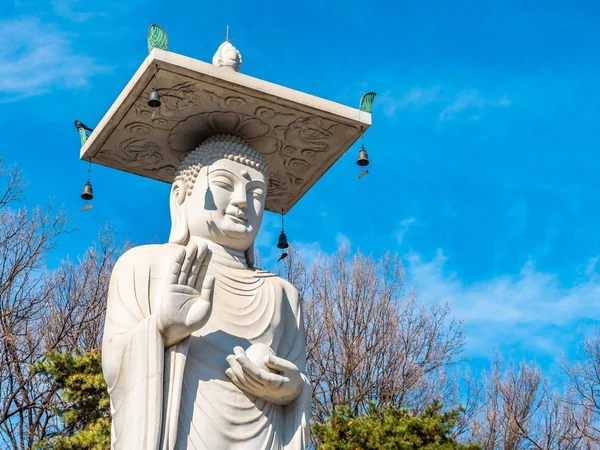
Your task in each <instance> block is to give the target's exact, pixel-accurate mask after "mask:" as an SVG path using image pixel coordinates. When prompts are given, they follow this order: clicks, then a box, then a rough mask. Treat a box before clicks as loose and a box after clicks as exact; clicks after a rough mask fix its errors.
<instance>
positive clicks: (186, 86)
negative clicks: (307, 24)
mask: <svg viewBox="0 0 600 450" xmlns="http://www.w3.org/2000/svg"><path fill="white" fill-rule="evenodd" d="M155 74H156V75H155ZM155 83H156V87H157V89H158V92H159V93H160V98H161V106H160V108H157V109H153V108H150V107H149V106H148V104H147V99H148V94H149V92H150V91H151V90H152V88H153V87H154V86H155ZM369 125H370V114H368V113H364V112H359V111H358V110H355V109H352V108H348V107H345V106H342V105H337V104H335V103H332V102H328V101H326V100H322V99H318V98H316V97H312V96H309V95H307V94H302V93H299V92H296V91H292V90H290V89H287V88H283V87H281V86H277V85H273V84H271V83H266V82H264V81H260V80H256V79H254V78H251V77H248V76H246V75H243V74H239V73H235V72H231V71H227V70H225V69H221V68H218V67H214V66H211V65H209V64H206V63H202V62H201V61H197V60H193V59H190V58H186V57H182V56H180V55H175V54H173V53H169V52H165V51H162V50H159V49H155V50H153V52H152V53H151V54H150V55H149V57H148V58H147V60H146V61H145V62H144V64H143V65H142V67H140V69H139V70H138V72H137V73H136V75H135V76H134V77H133V79H132V80H131V82H130V83H129V85H128V86H127V87H126V88H125V90H124V91H123V93H122V94H121V95H120V96H119V98H118V99H117V101H116V102H115V104H113V106H112V108H111V109H110V110H109V112H108V113H107V114H106V116H105V117H104V119H103V120H102V121H101V123H100V124H99V125H98V127H97V128H96V129H95V131H94V133H92V136H91V137H90V139H88V142H87V143H86V145H85V146H84V147H83V148H82V154H81V158H82V159H84V160H91V161H92V162H94V163H97V164H101V165H105V166H108V167H113V168H116V169H119V170H124V171H126V172H131V173H135V174H137V175H141V176H144V177H147V178H152V179H155V180H160V181H164V182H166V183H171V182H172V181H173V177H174V174H175V170H176V167H177V166H178V164H179V163H180V162H181V161H182V160H183V158H184V157H185V156H186V154H187V153H189V152H190V151H192V150H193V149H194V148H195V147H196V146H197V145H198V144H199V143H200V142H202V141H203V140H204V139H206V138H207V137H209V136H211V135H212V134H215V133H221V132H226V133H233V134H236V135H239V136H242V137H244V138H246V139H247V140H248V141H249V143H250V145H251V146H252V147H253V148H254V149H255V150H257V151H259V152H260V153H262V154H264V155H265V156H266V158H267V160H268V162H269V169H270V180H269V188H268V193H267V204H266V209H267V210H270V211H277V212H281V211H282V210H284V211H285V212H288V211H289V210H290V209H291V207H292V206H293V205H294V204H295V203H296V202H297V201H298V200H299V199H300V198H301V197H302V196H303V195H304V194H305V193H306V192H307V191H308V189H310V187H311V186H312V185H313V184H314V183H315V182H316V181H317V180H318V179H319V178H320V177H321V176H322V175H323V174H324V173H325V172H326V171H327V170H328V169H329V168H330V167H331V166H332V165H333V163H334V162H335V161H337V159H338V158H340V156H342V154H343V153H344V152H345V151H346V150H347V149H348V148H349V147H350V146H351V145H352V144H353V143H354V142H355V141H356V140H357V139H358V138H359V137H360V134H361V132H364V130H366V129H367V128H368V127H369Z"/></svg>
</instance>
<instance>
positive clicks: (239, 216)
mask: <svg viewBox="0 0 600 450" xmlns="http://www.w3.org/2000/svg"><path fill="white" fill-rule="evenodd" d="M225 214H226V215H227V216H229V218H230V219H231V220H233V221H234V222H235V223H239V224H241V225H247V224H248V218H247V217H246V215H245V214H244V213H243V211H241V210H238V212H235V211H226V212H225Z"/></svg>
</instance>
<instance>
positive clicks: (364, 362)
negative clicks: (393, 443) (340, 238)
mask: <svg viewBox="0 0 600 450" xmlns="http://www.w3.org/2000/svg"><path fill="white" fill-rule="evenodd" d="M289 254H290V256H289V257H288V259H287V260H284V270H283V272H284V274H285V275H286V276H287V277H288V279H289V280H290V281H291V282H292V283H293V284H294V285H296V286H297V287H298V289H299V290H300V293H301V294H302V296H303V298H304V312H305V314H304V317H305V322H306V323H305V325H306V333H307V352H308V373H309V376H310V377H311V381H312V385H313V418H314V419H315V420H317V421H323V420H324V419H325V418H326V417H327V416H328V415H329V414H330V412H331V409H332V408H333V407H334V406H337V405H349V406H351V407H352V408H353V409H354V411H355V412H358V411H361V410H364V409H365V407H366V406H367V405H368V403H369V402H376V403H399V404H402V405H403V406H407V407H410V408H412V409H413V410H414V411H415V412H419V411H420V410H422V409H423V408H425V407H426V406H428V405H429V404H431V402H432V401H433V400H434V399H435V398H439V397H441V396H443V395H444V392H445V391H446V390H447V388H448V386H449V383H448V379H447V377H446V373H445V370H446V368H447V367H449V366H450V365H452V364H454V363H455V362H457V361H459V359H460V354H461V352H462V349H463V343H464V339H463V334H462V327H461V324H460V323H458V322H456V321H454V320H452V319H451V317H450V311H449V309H448V308H447V307H446V306H440V305H436V304H433V305H426V304H423V303H420V302H418V301H417V300H416V297H415V295H414V293H413V292H408V293H406V294H405V293H404V270H403V267H402V264H401V262H400V261H399V259H398V257H397V256H391V255H386V256H384V257H383V258H381V259H380V260H379V261H375V259H374V258H372V257H371V256H365V255H362V254H360V253H357V254H356V255H354V256H352V257H350V255H349V254H348V251H347V249H345V248H342V249H340V250H339V251H338V253H336V254H335V255H334V256H331V257H327V256H321V257H319V258H318V259H317V260H316V261H315V262H314V263H313V265H312V266H311V267H310V268H307V267H306V266H305V264H304V262H303V261H302V258H301V256H300V255H299V254H298V252H295V251H294V250H291V251H290V252H289Z"/></svg>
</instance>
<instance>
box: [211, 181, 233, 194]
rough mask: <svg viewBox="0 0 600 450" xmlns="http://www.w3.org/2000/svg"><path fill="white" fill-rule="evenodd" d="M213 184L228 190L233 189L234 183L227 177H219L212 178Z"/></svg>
mask: <svg viewBox="0 0 600 450" xmlns="http://www.w3.org/2000/svg"><path fill="white" fill-rule="evenodd" d="M212 184H214V185H215V186H218V187H220V188H223V189H226V190H228V191H233V184H231V181H229V180H228V179H226V178H218V179H216V180H212Z"/></svg>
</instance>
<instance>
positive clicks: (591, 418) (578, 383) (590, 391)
mask: <svg viewBox="0 0 600 450" xmlns="http://www.w3.org/2000/svg"><path fill="white" fill-rule="evenodd" d="M582 347H583V351H582V352H580V353H579V354H578V360H577V361H576V362H575V363H574V364H573V365H570V364H569V363H568V361H566V360H564V359H563V361H562V367H563V370H564V372H565V374H566V376H567V378H568V380H569V384H570V387H571V389H572V395H571V396H570V398H569V403H571V404H573V405H574V406H577V407H579V410H578V414H577V416H576V417H575V418H574V425H575V427H576V428H577V429H578V430H579V432H580V433H581V434H582V435H583V436H584V437H585V438H586V439H587V440H589V441H590V442H593V443H594V444H595V445H597V446H598V445H600V330H596V332H595V334H594V335H592V336H591V337H588V338H584V339H583V342H582Z"/></svg>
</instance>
